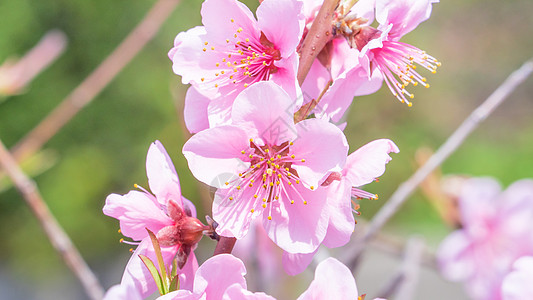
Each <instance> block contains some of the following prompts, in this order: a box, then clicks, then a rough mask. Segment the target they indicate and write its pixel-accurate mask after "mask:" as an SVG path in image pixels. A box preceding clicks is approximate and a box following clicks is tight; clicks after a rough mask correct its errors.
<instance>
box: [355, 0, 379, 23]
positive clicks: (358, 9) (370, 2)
mask: <svg viewBox="0 0 533 300" xmlns="http://www.w3.org/2000/svg"><path fill="white" fill-rule="evenodd" d="M375 7H376V0H359V1H357V3H355V5H354V6H353V7H352V9H351V10H350V13H349V15H352V14H354V13H355V15H356V16H357V17H362V18H365V19H367V20H368V21H367V22H366V23H364V24H372V22H374V8H375Z"/></svg>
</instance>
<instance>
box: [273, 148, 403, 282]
mask: <svg viewBox="0 0 533 300" xmlns="http://www.w3.org/2000/svg"><path fill="white" fill-rule="evenodd" d="M399 151H400V150H399V149H398V147H397V146H396V145H395V144H394V143H393V142H392V141H391V140H387V139H380V140H375V141H372V142H370V143H368V144H366V145H364V146H363V147H361V148H359V149H357V150H356V151H355V152H353V153H352V154H350V155H349V156H348V158H347V160H346V164H345V165H344V167H343V168H342V170H341V171H340V172H332V173H331V174H330V175H329V176H328V178H327V179H326V180H325V181H324V183H322V187H321V188H325V189H327V203H328V204H327V209H328V210H329V222H328V228H327V232H326V236H325V238H324V241H323V242H322V244H324V246H326V247H328V248H336V247H341V246H344V245H346V244H347V243H348V242H349V241H350V237H351V235H352V233H353V231H354V229H355V224H356V222H355V219H354V215H353V214H354V213H357V214H358V212H357V211H356V209H357V207H358V206H359V205H358V204H356V203H355V202H354V199H377V198H378V196H377V194H372V193H369V192H366V191H363V190H361V189H359V187H361V186H363V185H366V184H369V183H371V182H373V181H375V180H377V178H378V177H379V176H381V175H383V173H385V165H386V164H387V163H388V162H389V161H390V160H391V159H392V158H391V157H390V156H389V153H391V152H394V153H398V152H399ZM317 250H318V249H317ZM315 254H316V251H315V252H313V253H308V254H301V253H297V254H291V253H287V252H285V253H284V254H283V267H284V268H285V270H286V271H287V273H289V274H290V275H296V274H298V273H300V272H303V271H304V270H305V268H307V266H308V265H309V263H310V262H311V260H312V258H313V256H314V255H315Z"/></svg>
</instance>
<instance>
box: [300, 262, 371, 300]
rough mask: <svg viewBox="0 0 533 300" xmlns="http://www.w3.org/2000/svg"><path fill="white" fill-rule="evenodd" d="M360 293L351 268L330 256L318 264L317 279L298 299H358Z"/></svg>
mask: <svg viewBox="0 0 533 300" xmlns="http://www.w3.org/2000/svg"><path fill="white" fill-rule="evenodd" d="M358 295H359V294H358V292H357V286H356V285H355V279H354V278H353V276H352V272H351V271H350V269H348V268H347V267H346V266H345V265H343V264H342V263H341V262H340V261H338V260H336V259H335V258H332V257H330V258H328V259H326V260H324V261H322V262H320V263H319V264H318V266H317V267H316V270H315V279H314V280H313V281H312V282H311V284H310V285H309V288H308V289H307V290H306V291H305V292H303V293H302V294H301V295H300V297H298V299H297V300H330V299H331V300H333V299H342V300H344V299H358ZM359 299H361V298H359ZM374 300H379V299H374Z"/></svg>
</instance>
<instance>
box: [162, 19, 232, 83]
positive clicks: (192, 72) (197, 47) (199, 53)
mask: <svg viewBox="0 0 533 300" xmlns="http://www.w3.org/2000/svg"><path fill="white" fill-rule="evenodd" d="M205 39H206V31H205V28H204V27H203V26H197V27H194V28H191V29H189V30H188V31H186V32H181V33H179V34H178V35H177V36H176V39H175V41H174V48H172V49H171V50H170V51H169V53H168V55H169V57H170V60H172V70H173V71H174V73H176V74H178V75H180V76H182V79H181V80H182V83H183V84H188V83H192V82H195V83H201V82H202V81H201V78H206V79H207V81H209V79H210V78H213V77H215V73H216V71H215V70H216V65H215V64H216V63H217V62H219V61H221V60H222V57H221V55H220V54H216V53H214V52H209V53H206V52H204V51H203V48H204V47H205V45H204V41H205Z"/></svg>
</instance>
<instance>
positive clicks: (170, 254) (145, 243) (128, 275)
mask: <svg viewBox="0 0 533 300" xmlns="http://www.w3.org/2000/svg"><path fill="white" fill-rule="evenodd" d="M161 252H162V255H163V260H164V262H165V265H168V264H169V263H170V262H171V261H172V259H173V258H174V256H175V255H176V247H163V248H161ZM139 254H142V255H145V256H147V257H148V258H149V259H150V260H152V261H153V262H154V263H155V264H156V265H157V258H156V256H155V252H154V249H153V247H152V242H151V241H150V238H149V237H146V238H145V239H143V240H142V241H141V243H140V244H139V246H137V249H135V252H133V255H132V256H131V258H130V260H129V261H128V264H127V265H126V270H124V275H123V276H122V281H121V283H120V284H121V285H125V286H134V287H135V289H136V290H137V291H138V292H139V293H140V294H141V296H142V298H143V299H144V298H146V297H147V296H149V295H151V294H152V293H153V292H155V291H156V290H157V286H156V285H155V282H154V279H153V278H152V275H151V274H150V272H149V271H148V268H146V266H145V265H144V263H143V262H142V260H141V259H140V258H139ZM189 258H191V257H189ZM191 263H192V262H191ZM178 273H181V272H180V271H178ZM189 276H192V274H189Z"/></svg>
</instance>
